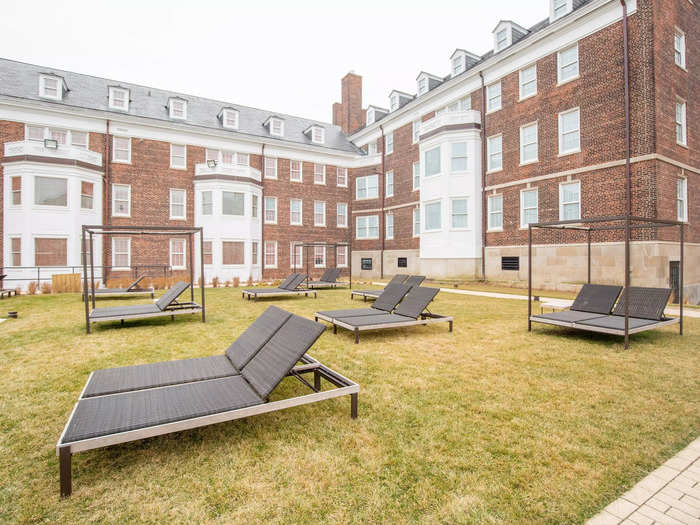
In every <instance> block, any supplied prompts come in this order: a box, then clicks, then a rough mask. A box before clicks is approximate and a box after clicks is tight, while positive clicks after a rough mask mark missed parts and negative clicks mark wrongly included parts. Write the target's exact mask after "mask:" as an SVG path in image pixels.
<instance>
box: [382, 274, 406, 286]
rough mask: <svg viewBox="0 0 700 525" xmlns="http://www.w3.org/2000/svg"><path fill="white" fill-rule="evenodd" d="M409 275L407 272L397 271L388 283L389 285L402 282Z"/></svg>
mask: <svg viewBox="0 0 700 525" xmlns="http://www.w3.org/2000/svg"><path fill="white" fill-rule="evenodd" d="M407 277H408V275H406V274H405V273H397V274H396V275H394V276H393V277H392V278H391V280H390V281H389V282H388V283H387V286H388V285H390V284H401V283H402V282H404V281H405V280H406V278H407Z"/></svg>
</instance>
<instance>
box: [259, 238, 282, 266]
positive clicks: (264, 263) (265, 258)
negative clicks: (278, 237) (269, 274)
mask: <svg viewBox="0 0 700 525" xmlns="http://www.w3.org/2000/svg"><path fill="white" fill-rule="evenodd" d="M267 243H272V244H274V245H275V262H274V263H273V264H267V262H266V260H267V257H266V255H267V251H266V244H267ZM262 256H263V266H264V267H265V268H277V263H278V260H279V253H278V252H277V241H265V242H264V243H263V254H262Z"/></svg>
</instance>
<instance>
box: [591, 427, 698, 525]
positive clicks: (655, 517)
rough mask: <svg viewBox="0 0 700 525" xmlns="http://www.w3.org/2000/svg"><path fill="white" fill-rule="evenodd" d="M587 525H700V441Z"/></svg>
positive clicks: (653, 473) (670, 460) (684, 450)
mask: <svg viewBox="0 0 700 525" xmlns="http://www.w3.org/2000/svg"><path fill="white" fill-rule="evenodd" d="M586 523H587V525H613V524H618V523H624V524H625V525H628V524H629V525H635V524H637V525H651V524H653V523H662V524H666V525H691V524H699V525H700V438H697V439H696V440H695V441H693V442H692V443H691V444H690V445H688V446H687V447H686V448H685V449H683V450H681V451H680V452H679V453H678V454H676V455H675V456H673V457H672V458H671V459H669V460H668V461H667V462H666V463H664V464H663V465H661V466H660V467H659V468H657V469H656V470H655V471H653V472H652V473H651V474H649V475H648V476H647V477H645V478H644V479H643V480H642V481H640V482H639V483H637V484H636V485H635V486H634V487H632V488H631V489H630V490H628V491H627V492H625V493H624V494H623V495H622V496H621V497H620V498H619V499H617V500H615V501H613V502H612V503H611V504H610V505H608V506H607V507H605V508H604V509H603V510H602V511H601V512H600V513H598V514H596V515H595V516H593V517H592V518H591V519H590V520H588V521H587V522H586Z"/></svg>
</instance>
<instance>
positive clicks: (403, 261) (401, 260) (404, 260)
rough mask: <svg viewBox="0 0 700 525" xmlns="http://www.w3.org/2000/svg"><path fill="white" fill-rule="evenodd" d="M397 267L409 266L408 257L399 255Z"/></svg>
mask: <svg viewBox="0 0 700 525" xmlns="http://www.w3.org/2000/svg"><path fill="white" fill-rule="evenodd" d="M396 267H397V268H408V257H397V258H396Z"/></svg>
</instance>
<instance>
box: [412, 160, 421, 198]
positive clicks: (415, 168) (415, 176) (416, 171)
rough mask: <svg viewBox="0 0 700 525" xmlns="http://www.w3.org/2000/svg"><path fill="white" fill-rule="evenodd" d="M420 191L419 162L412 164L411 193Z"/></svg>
mask: <svg viewBox="0 0 700 525" xmlns="http://www.w3.org/2000/svg"><path fill="white" fill-rule="evenodd" d="M417 189H420V162H414V163H413V191H415V190H417Z"/></svg>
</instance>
